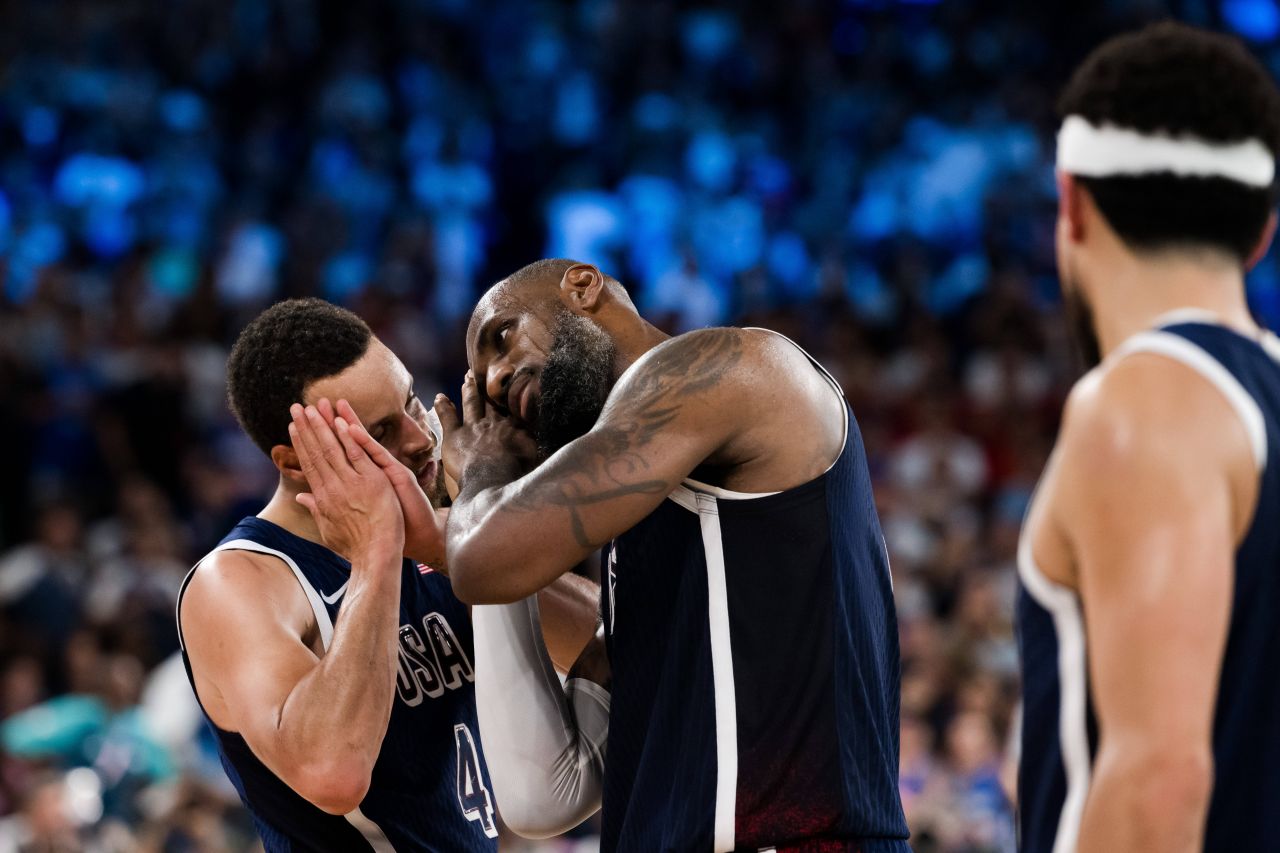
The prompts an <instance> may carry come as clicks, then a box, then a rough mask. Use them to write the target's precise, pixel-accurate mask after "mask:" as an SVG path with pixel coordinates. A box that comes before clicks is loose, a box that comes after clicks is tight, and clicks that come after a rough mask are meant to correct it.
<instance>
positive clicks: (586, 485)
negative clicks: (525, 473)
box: [506, 329, 743, 549]
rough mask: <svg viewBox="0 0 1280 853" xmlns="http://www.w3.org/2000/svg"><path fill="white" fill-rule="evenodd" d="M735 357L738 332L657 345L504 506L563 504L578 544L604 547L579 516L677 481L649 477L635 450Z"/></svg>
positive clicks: (739, 351)
mask: <svg viewBox="0 0 1280 853" xmlns="http://www.w3.org/2000/svg"><path fill="white" fill-rule="evenodd" d="M742 355H743V346H742V332H741V331H740V330H738V329H706V330H703V331H698V332H691V333H689V334H686V335H682V336H680V337H678V338H673V339H672V340H670V341H667V342H665V343H663V344H661V345H660V346H659V347H657V348H656V349H655V350H653V351H652V352H651V353H650V354H649V355H647V356H646V357H645V360H644V362H643V363H642V364H641V365H639V367H638V369H636V370H635V371H633V372H632V374H631V375H630V376H627V377H625V378H624V380H623V381H622V382H621V383H619V385H618V386H617V387H616V388H614V390H613V392H612V393H611V394H610V396H609V401H608V402H607V403H606V404H605V408H604V412H603V413H602V414H601V415H600V419H599V421H597V422H596V426H595V427H594V428H593V429H592V430H591V431H590V432H589V433H587V434H586V435H584V436H583V437H582V438H579V439H578V440H577V441H574V442H572V443H571V444H569V445H567V446H566V447H565V448H564V449H562V450H561V451H560V452H559V453H557V454H556V455H555V456H553V457H552V458H551V459H550V460H549V461H548V462H547V463H546V464H545V465H544V466H543V467H542V468H540V469H538V470H537V471H536V472H535V473H534V474H533V475H532V476H531V477H530V478H528V479H527V480H526V481H524V482H522V483H519V484H517V486H516V488H515V490H514V491H513V492H512V494H511V495H510V496H509V498H508V500H507V502H506V508H508V509H511V510H513V511H516V512H535V511H537V510H540V509H543V508H545V507H547V506H560V507H564V508H565V509H567V510H568V511H569V518H570V525H571V528H572V530H573V535H574V539H575V540H576V541H577V543H578V545H580V546H581V547H583V548H591V549H593V548H597V547H599V546H600V545H602V544H604V542H603V540H601V539H600V538H599V537H598V536H592V535H591V533H590V532H589V531H588V530H587V529H586V525H585V523H584V521H583V518H582V512H581V511H582V510H583V509H584V508H586V507H590V506H592V505H595V504H599V503H603V502H606V501H610V500H614V499H615V498H621V497H627V496H629V495H666V494H668V493H670V491H671V490H672V489H673V488H674V487H675V486H676V485H677V483H678V482H679V480H678V479H677V480H674V481H669V480H668V479H666V478H662V477H654V476H653V474H652V473H651V472H650V470H649V469H650V465H649V463H648V462H647V461H646V460H645V457H644V455H643V454H641V453H640V452H639V451H640V450H641V449H642V448H644V447H646V446H647V445H649V444H650V443H651V442H652V441H653V440H654V438H655V437H656V436H657V435H659V434H660V433H661V432H662V431H663V430H664V429H665V428H666V427H668V426H669V425H671V424H672V422H674V421H675V420H676V418H677V417H679V415H680V414H681V411H682V409H683V407H684V406H685V404H686V403H688V402H689V401H690V400H692V399H695V398H696V397H697V396H698V395H699V394H702V393H705V392H707V391H709V390H711V389H713V388H715V387H716V386H717V385H719V384H720V382H721V381H722V380H723V379H724V377H725V376H726V375H727V374H728V373H729V372H730V371H731V370H732V369H733V368H734V367H735V366H736V365H737V364H738V362H739V361H740V360H741V359H742Z"/></svg>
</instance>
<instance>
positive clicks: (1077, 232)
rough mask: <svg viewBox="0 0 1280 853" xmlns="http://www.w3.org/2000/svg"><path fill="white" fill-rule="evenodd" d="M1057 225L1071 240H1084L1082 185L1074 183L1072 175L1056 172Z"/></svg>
mask: <svg viewBox="0 0 1280 853" xmlns="http://www.w3.org/2000/svg"><path fill="white" fill-rule="evenodd" d="M1057 179H1058V225H1059V228H1060V229H1061V230H1060V231H1059V233H1060V234H1062V235H1063V236H1066V237H1068V238H1069V239H1070V240H1071V242H1073V243H1079V242H1081V241H1082V240H1084V234H1085V227H1084V211H1085V206H1086V200H1085V197H1084V187H1082V186H1080V185H1079V184H1078V183H1076V179H1075V176H1074V175H1069V174H1067V173H1066V172H1061V171H1060V172H1058V173H1057ZM1064 232H1065V233H1064Z"/></svg>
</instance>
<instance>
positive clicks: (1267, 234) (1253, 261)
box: [1244, 210, 1276, 272]
mask: <svg viewBox="0 0 1280 853" xmlns="http://www.w3.org/2000/svg"><path fill="white" fill-rule="evenodd" d="M1275 236H1276V212H1275V211H1274V210H1273V211H1271V215H1270V216H1268V217H1267V225H1266V227H1265V228H1263V229H1262V236H1261V237H1259V238H1258V245H1256V246H1254V247H1253V251H1252V252H1250V253H1249V257H1248V258H1246V259H1245V262H1244V268H1245V271H1246V272H1247V271H1248V270H1251V269H1253V268H1254V267H1256V266H1257V265H1258V262H1259V261H1261V260H1262V259H1263V258H1265V257H1266V256H1267V250H1268V249H1270V248H1271V240H1272V239H1273V238H1274V237H1275Z"/></svg>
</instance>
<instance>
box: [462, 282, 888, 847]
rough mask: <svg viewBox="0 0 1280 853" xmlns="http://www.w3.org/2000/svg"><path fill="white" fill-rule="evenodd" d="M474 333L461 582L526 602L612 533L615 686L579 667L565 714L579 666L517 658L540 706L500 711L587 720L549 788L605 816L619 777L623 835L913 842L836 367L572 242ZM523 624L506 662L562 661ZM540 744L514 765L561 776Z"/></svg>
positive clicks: (676, 839) (627, 838)
mask: <svg viewBox="0 0 1280 853" xmlns="http://www.w3.org/2000/svg"><path fill="white" fill-rule="evenodd" d="M467 347H468V358H469V361H470V363H471V366H472V372H473V377H474V378H473V379H472V380H470V382H471V383H473V384H471V385H470V387H469V389H468V391H467V392H466V393H464V400H465V399H470V400H471V401H473V402H471V403H469V404H468V405H467V406H466V408H467V409H469V411H465V412H464V415H465V417H464V418H462V419H461V420H459V418H458V417H457V415H456V413H454V412H453V411H452V407H451V406H449V405H448V404H447V403H444V402H443V401H438V403H437V406H438V408H437V411H438V412H440V413H441V415H442V418H443V419H447V420H448V423H447V425H446V448H445V465H446V468H447V469H448V470H449V473H450V476H452V477H453V478H454V479H456V480H457V482H458V484H459V486H460V488H461V492H460V494H459V496H458V499H457V501H456V502H455V504H454V506H453V508H452V515H451V516H450V519H449V524H448V554H449V562H450V569H451V572H452V574H451V579H452V581H453V584H454V589H455V591H456V592H457V593H458V594H459V596H460V597H461V598H462V599H463V600H466V601H473V602H477V603H478V602H517V601H519V600H520V599H523V598H525V597H526V596H529V595H530V594H531V593H534V592H536V591H537V590H539V589H541V588H542V587H544V586H546V585H547V584H548V583H551V582H552V581H554V580H555V579H556V578H558V577H560V576H561V575H562V574H563V573H564V572H565V571H567V570H568V569H569V568H570V567H571V566H573V565H574V564H575V563H577V562H578V561H580V560H582V559H583V558H584V557H585V556H586V555H588V554H590V553H591V552H592V551H594V550H595V549H597V548H601V547H606V548H607V560H606V565H607V566H608V577H607V583H606V584H605V589H604V590H603V592H602V598H603V615H604V632H605V643H606V645H607V653H608V654H607V665H606V666H604V667H603V670H604V672H605V673H608V672H610V671H611V676H612V683H611V684H608V678H607V677H605V676H603V675H602V674H601V672H600V670H601V669H602V667H601V666H600V661H598V660H597V661H594V662H591V661H588V662H586V663H594V666H593V667H592V668H593V669H594V673H593V674H587V675H585V676H584V680H586V681H592V683H594V684H595V685H596V686H595V687H592V688H590V690H589V691H584V690H583V689H581V685H578V687H577V688H576V689H575V685H574V681H575V679H570V685H569V693H568V694H566V695H563V696H561V697H560V698H559V706H560V707H559V710H557V708H556V707H554V706H555V703H554V702H551V703H549V702H547V701H546V697H547V695H548V691H550V690H552V689H558V683H555V684H553V683H552V680H551V679H549V678H547V679H544V680H543V683H542V684H541V685H537V684H533V683H531V682H532V681H536V680H537V679H536V678H534V679H529V678H526V679H524V680H521V679H519V678H518V670H519V667H512V669H513V670H515V671H513V672H512V678H511V682H510V687H509V690H508V693H509V694H512V693H517V694H518V695H520V696H521V697H523V698H522V699H519V700H516V701H510V700H509V701H508V702H507V703H504V704H505V705H506V706H507V707H508V708H509V709H513V708H515V707H517V706H519V707H521V709H522V712H521V714H519V715H516V714H514V713H512V712H510V711H508V712H507V713H506V714H505V715H504V714H503V713H502V712H501V711H500V710H498V709H496V708H493V707H487V708H486V715H487V716H488V719H489V720H490V721H492V722H493V723H495V725H496V728H506V727H511V729H512V730H513V731H524V730H525V729H521V728H519V727H521V726H528V727H532V726H533V725H535V724H536V723H538V721H539V720H544V721H545V722H546V724H547V726H549V727H551V728H552V729H554V728H555V727H557V726H561V724H562V723H563V725H564V728H562V729H561V730H560V731H559V732H553V734H555V737H554V738H553V739H552V743H553V744H554V746H555V748H556V749H557V750H561V751H562V754H561V755H560V756H559V757H558V758H557V757H555V756H552V757H551V760H550V761H544V763H554V766H551V767H543V768H542V770H541V772H542V778H544V779H545V780H546V783H545V786H544V787H545V788H546V789H547V796H544V797H542V798H541V800H542V803H543V804H545V805H547V806H548V807H552V806H555V805H556V801H560V802H561V803H563V804H564V806H565V810H566V811H567V812H568V811H572V810H573V809H574V808H583V807H584V805H585V807H586V808H584V809H583V810H587V809H589V808H590V803H589V802H588V801H589V800H590V797H589V796H587V795H586V793H584V791H583V790H581V789H582V786H584V785H585V786H590V785H595V786H597V788H596V790H595V792H594V793H595V796H597V797H599V796H601V794H602V797H603V849H605V850H608V851H613V850H622V851H645V853H648V851H657V850H711V849H714V850H734V849H760V848H768V847H773V846H776V847H778V848H783V847H786V848H787V849H813V850H818V849H821V850H861V851H864V852H865V853H877V851H900V850H906V849H908V848H907V845H906V842H905V840H904V839H905V838H906V836H907V828H906V824H905V821H904V819H903V815H902V808H901V804H900V802H899V799H898V785H897V774H898V682H899V662H898V644H897V625H896V618H895V615H894V609H893V596H892V589H891V584H890V578H889V569H888V564H887V561H886V557H885V550H884V542H883V539H882V537H881V533H880V524H879V521H878V519H877V517H876V511H875V506H874V504H873V502H872V498H871V488H870V480H869V477H868V474H867V469H866V460H865V457H864V452H863V448H862V440H861V437H860V434H859V432H858V427H857V423H856V422H855V421H854V419H853V416H852V414H851V413H850V411H849V409H848V406H847V404H846V403H845V402H844V399H843V394H842V393H841V391H840V389H839V387H838V386H837V385H836V383H835V381H834V380H833V379H832V378H831V377H830V376H829V375H828V374H827V373H826V371H825V370H823V369H822V368H821V367H820V366H819V365H818V364H817V363H816V362H814V361H813V360H811V359H810V358H809V357H808V356H807V355H806V354H805V353H804V352H803V351H802V350H800V349H799V347H797V346H796V345H795V344H793V343H792V342H791V341H789V340H787V339H786V338H784V337H782V336H781V335H778V334H775V333H772V332H768V331H765V330H760V329H706V330H701V331H696V332H690V333H688V334H685V335H681V336H679V337H675V338H668V337H667V336H666V335H664V334H663V333H661V332H660V331H659V330H658V329H656V328H654V327H653V326H652V325H650V324H649V323H647V322H645V321H644V319H643V318H641V317H640V316H639V315H638V314H637V313H636V310H635V308H634V306H633V305H632V303H631V301H630V299H629V298H628V297H627V294H626V291H625V290H624V289H623V288H622V286H621V285H620V284H619V283H618V282H617V281H616V280H614V279H613V278H610V277H609V276H606V275H604V274H603V273H601V272H600V270H598V269H597V268H595V267H594V266H590V265H588V264H582V263H575V262H573V261H567V260H545V261H539V262H537V263H534V264H532V265H530V266H528V267H525V268H523V269H521V270H520V271H518V272H516V273H515V274H514V275H512V276H511V277H509V278H507V279H505V280H504V281H502V282H500V283H499V284H497V285H496V286H495V287H493V288H492V289H491V290H490V291H489V292H488V293H487V294H486V295H485V296H484V298H483V299H482V300H481V302H480V304H479V305H478V306H477V308H476V310H475V313H474V314H473V316H472V320H471V325H470V329H469V331H468V338H467ZM486 405H487V406H488V407H489V408H490V410H491V411H490V412H489V413H488V414H487V415H486V414H485V412H484V407H485V406H486ZM527 432H528V433H532V434H533V436H534V437H536V440H537V442H536V443H537V450H536V452H535V451H534V448H533V446H532V444H533V443H532V442H530V441H528V439H527V438H526V437H525V434H526V433H527ZM544 459H545V461H541V460H544ZM539 461H541V464H540V465H537V467H534V466H535V463H537V462H539ZM520 606H521V605H518V604H517V605H514V608H515V609H518V608H519V607H520ZM481 612H483V611H481ZM531 621H532V620H530V619H529V618H528V617H527V616H526V617H525V618H524V622H523V627H524V628H527V627H528V625H529V624H530V623H531ZM504 626H505V627H506V628H509V629H510V630H509V631H508V632H507V634H506V635H505V638H506V639H509V640H510V642H509V643H507V642H506V639H504V635H503V634H502V633H501V630H500V631H498V632H497V633H496V634H495V638H494V639H496V640H497V642H492V643H490V644H489V651H488V654H489V655H490V657H492V656H494V655H496V654H498V653H501V652H503V651H508V652H509V653H510V655H511V656H512V657H511V658H509V659H508V663H511V661H512V660H516V656H523V657H524V659H526V660H528V659H532V660H533V661H534V663H536V651H537V650H536V649H534V650H533V651H532V652H531V651H530V650H529V646H530V644H529V643H526V642H523V641H522V639H521V638H522V637H527V633H522V631H521V623H519V622H518V621H516V620H508V621H507V622H505V623H503V624H501V625H499V626H498V627H499V629H502V628H504ZM532 645H534V646H536V642H535V643H533V644H532ZM508 646H509V648H508ZM516 662H517V663H518V660H517V661H516ZM532 666H533V665H532V664H531V665H530V667H528V668H532ZM532 671H533V672H534V673H535V674H542V673H543V671H544V670H543V669H542V668H540V667H539V668H536V669H532ZM578 674H581V673H580V671H579V672H578V673H575V676H576V675H578ZM593 679H594V680H593ZM602 682H603V683H602ZM606 688H607V689H608V691H609V692H608V695H607V696H606V697H604V698H603V699H602V698H601V694H603V692H604V690H605V689H606ZM586 692H590V693H592V694H593V695H584V694H585V693H586ZM552 698H555V697H552ZM605 703H607V705H608V720H607V729H608V741H607V760H605V761H603V783H602V790H601V788H600V787H598V786H600V785H601V781H600V775H599V773H598V772H596V771H597V770H598V767H599V765H600V764H601V759H600V757H599V756H598V754H597V753H598V752H599V748H598V746H597V744H596V742H595V739H596V738H602V737H603V729H604V722H605V721H604V720H603V719H602V718H601V714H600V713H599V712H600V708H601V707H602V706H603V705H604V704H605ZM486 704H488V703H486ZM566 706H571V707H572V708H573V709H574V710H573V711H572V712H570V711H569V710H568V709H567V707H566ZM583 708H586V709H588V710H589V712H590V716H589V718H588V719H586V720H584V719H583V718H582V713H581V711H580V709H583ZM575 727H576V728H575ZM494 729H495V726H489V730H494ZM485 736H486V737H488V731H486V734H485ZM518 740H519V738H517V737H514V736H513V737H508V738H506V739H505V740H503V742H502V748H501V749H500V752H501V753H502V756H501V758H500V759H499V761H500V762H501V763H503V765H504V767H503V768H502V771H501V772H496V773H495V779H519V778H521V773H522V772H523V771H525V770H528V771H529V772H530V775H533V776H536V775H537V772H538V769H539V768H537V767H536V766H532V765H535V764H536V763H537V762H536V761H533V760H531V758H530V756H531V755H534V756H535V757H536V753H537V750H538V749H540V748H541V747H542V746H543V744H540V743H530V744H528V745H526V746H525V747H524V748H523V749H522V748H521V744H520V743H518V742H516V741H518ZM553 751H554V750H553ZM490 760H491V762H494V759H493V757H492V755H491V756H490ZM508 762H511V763H519V764H520V765H521V766H520V767H516V768H514V769H512V768H509V767H507V766H506V764H507V763H508ZM495 763H496V762H495ZM509 791H510V794H511V797H513V798H515V797H517V796H519V793H520V792H519V786H513V785H507V786H504V787H500V788H499V789H498V797H499V800H502V801H504V803H505V802H511V801H510V800H503V798H504V797H507V796H508V794H509ZM540 793H541V792H539V791H536V790H534V791H525V792H524V796H525V797H529V796H538V795H539V794H540ZM504 808H505V805H504ZM504 815H506V812H505V811H504ZM574 817H577V815H574ZM545 828H546V827H541V828H539V829H545Z"/></svg>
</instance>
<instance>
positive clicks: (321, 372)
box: [227, 299, 373, 455]
mask: <svg viewBox="0 0 1280 853" xmlns="http://www.w3.org/2000/svg"><path fill="white" fill-rule="evenodd" d="M371 340H373V332H371V331H370V330H369V327H368V326H367V325H366V324H365V322H364V320H361V319H360V318H359V317H357V316H356V315H355V314H352V313H351V312H350V311H348V310H346V309H345V308H339V307H338V306H337V305H332V304H330V303H328V302H325V301H324V300H323V299H289V300H286V301H284V302H277V303H276V304H275V305H272V306H271V307H270V308H268V309H267V310H265V311H263V312H262V313H261V314H259V315H258V316H257V317H255V318H254V319H253V321H252V322H250V323H249V325H247V326H245V327H244V331H242V332H241V333H240V337H239V338H237V339H236V343H235V346H234V347H232V349H231V357H230V358H229V359H227V399H228V401H229V403H230V405H231V411H232V413H234V414H235V416H236V420H238V421H239V422H240V426H241V427H243V428H244V431H245V433H246V434H247V435H248V436H249V438H251V439H253V443H254V444H256V445H258V447H260V448H262V451H263V452H264V453H267V454H268V455H269V454H270V453H271V448H272V447H275V446H276V445H277V444H284V445H288V444H290V441H289V422H290V420H291V417H290V415H289V407H290V406H291V405H293V404H294V403H301V402H302V396H303V392H304V391H305V390H306V388H307V386H308V385H310V384H311V383H312V382H315V381H316V380H319V379H324V378H325V377H328V376H335V375H337V374H339V373H341V372H342V371H344V370H346V369H347V368H348V367H350V366H351V365H353V364H355V363H356V362H357V361H359V359H360V357H361V356H363V355H364V354H365V352H366V351H367V350H368V349H369V342H370V341H371Z"/></svg>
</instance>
